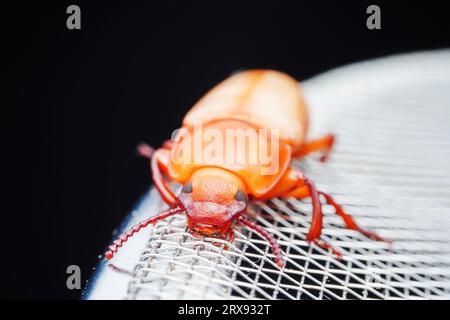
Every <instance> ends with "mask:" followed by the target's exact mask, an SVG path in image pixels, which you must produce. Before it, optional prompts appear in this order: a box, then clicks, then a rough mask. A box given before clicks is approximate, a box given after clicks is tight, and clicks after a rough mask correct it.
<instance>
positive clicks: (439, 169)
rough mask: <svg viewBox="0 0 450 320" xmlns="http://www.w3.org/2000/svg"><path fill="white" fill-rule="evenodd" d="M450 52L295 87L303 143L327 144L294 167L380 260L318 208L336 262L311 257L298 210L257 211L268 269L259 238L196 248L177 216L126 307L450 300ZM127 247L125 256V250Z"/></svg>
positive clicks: (301, 207) (143, 264)
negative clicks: (319, 157) (141, 302)
mask: <svg viewBox="0 0 450 320" xmlns="http://www.w3.org/2000/svg"><path fill="white" fill-rule="evenodd" d="M449 88H450V51H448V50H443V51H437V52H430V53H418V54H411V55H402V56H394V57H390V58H385V59H380V60H375V61H371V62H364V63H360V64H355V65H351V66H349V67H344V68H340V69H337V70H334V71H331V72H328V73H326V74H324V75H322V76H319V77H316V78H313V79H311V80H308V81H306V82H305V83H304V86H303V89H304V94H305V97H306V100H307V102H308V103H309V106H310V109H311V125H312V128H311V137H317V136H319V135H321V134H324V133H327V132H334V133H335V134H336V136H337V139H338V140H337V144H336V148H335V150H334V151H333V153H332V155H331V157H330V159H329V161H328V162H327V163H325V164H324V163H320V162H318V161H316V160H315V159H314V158H307V159H304V160H302V161H301V162H296V163H295V164H294V165H296V166H300V167H302V169H303V170H304V171H305V173H306V174H307V175H308V176H309V177H310V178H311V179H313V180H314V181H315V182H316V185H317V187H318V188H319V189H321V190H323V191H325V192H328V193H330V194H331V195H332V196H333V197H334V198H335V200H336V201H338V202H339V203H341V204H342V205H343V206H344V209H345V210H346V211H347V212H348V213H350V214H352V215H353V216H354V217H355V219H356V220H357V222H358V223H359V224H360V225H361V226H363V227H364V228H367V229H372V230H375V231H377V232H378V233H379V234H380V235H381V236H384V237H388V238H391V239H393V240H394V244H393V246H392V247H391V248H390V247H389V246H388V245H387V244H386V243H381V242H375V241H372V240H369V239H367V238H365V237H364V236H362V235H361V234H359V233H357V232H355V231H351V230H347V229H345V228H344V227H343V222H342V220H341V219H340V218H339V217H338V216H336V215H335V213H334V209H333V208H332V207H330V206H328V205H324V214H325V218H324V230H323V235H322V238H323V239H324V240H327V241H328V242H330V243H331V244H333V245H334V246H335V247H337V248H339V249H340V250H341V251H342V252H343V253H344V257H343V258H342V259H341V260H338V259H336V258H335V257H334V256H333V255H332V254H331V252H328V251H326V250H323V249H321V248H318V247H316V246H314V245H309V244H308V243H307V242H306V241H305V236H306V234H307V232H308V230H309V226H310V220H311V215H310V212H311V204H310V201H308V200H302V201H299V200H296V199H289V200H288V201H283V200H280V199H273V200H272V201H270V202H267V203H255V204H254V205H253V206H252V208H251V210H250V212H249V216H251V217H252V218H253V219H255V220H257V221H258V223H259V224H260V225H262V226H264V227H266V228H267V229H269V230H270V231H271V232H272V233H273V234H274V235H275V236H276V238H277V239H278V241H279V243H280V244H281V246H282V249H283V252H284V253H285V257H286V260H287V264H286V266H285V267H284V268H283V269H279V268H278V267H276V265H275V264H274V261H273V256H272V254H271V252H270V247H269V245H268V243H266V241H265V240H263V239H262V238H261V237H260V236H259V235H258V234H256V233H254V232H253V231H250V230H248V229H246V228H245V227H239V226H237V227H236V239H235V241H234V242H233V243H228V242H225V241H222V240H217V239H207V238H203V239H197V238H194V237H193V236H191V235H190V234H189V233H187V232H186V223H185V218H184V216H178V217H172V218H170V219H168V220H166V221H161V222H159V223H158V224H157V225H156V226H155V227H154V228H153V229H152V231H151V235H150V238H149V239H148V242H147V246H146V248H145V250H144V251H143V252H142V254H141V255H140V258H139V261H138V263H137V265H136V267H135V275H134V277H133V278H132V279H131V280H130V283H129V285H128V292H127V295H126V298H127V299H229V298H238V299H239V298H244V299H247V298H263V299H405V298H406V299H423V298H431V299H433V298H434V299H436V298H437V299H442V298H450V232H449V230H450V160H449V159H450V90H449ZM125 248H126V246H125V247H124V250H126V249H125Z"/></svg>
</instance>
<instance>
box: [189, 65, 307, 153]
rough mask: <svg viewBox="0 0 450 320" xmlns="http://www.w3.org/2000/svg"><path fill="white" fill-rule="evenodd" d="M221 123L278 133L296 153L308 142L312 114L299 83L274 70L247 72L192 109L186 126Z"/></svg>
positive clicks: (235, 76) (222, 83) (223, 85)
mask: <svg viewBox="0 0 450 320" xmlns="http://www.w3.org/2000/svg"><path fill="white" fill-rule="evenodd" d="M217 119H242V120H245V121H248V122H250V123H252V124H255V125H256V126H258V127H262V128H267V129H278V130H280V131H279V132H280V138H281V139H282V140H284V141H286V142H287V143H289V144H290V145H291V146H292V149H293V151H296V150H297V149H298V148H299V147H300V146H301V144H302V143H303V142H304V139H305V136H306V132H307V129H308V113H307V109H306V106H305V104H304V102H303V98H302V96H301V93H300V88H299V85H298V83H297V81H296V80H295V79H293V78H291V77H290V76H288V75H286V74H284V73H281V72H278V71H272V70H249V71H243V72H240V73H237V74H234V75H232V76H231V77H229V78H227V79H225V80H224V81H223V82H221V83H219V84H218V85H217V86H215V87H214V88H213V89H211V91H209V92H208V93H207V94H206V95H205V96H204V97H203V98H202V99H200V101H198V102H197V103H196V104H195V105H194V106H193V107H192V109H191V110H190V111H189V112H188V113H187V115H186V116H185V118H184V120H183V125H184V126H187V127H191V126H193V125H194V122H196V121H202V122H203V123H207V122H209V121H212V120H217Z"/></svg>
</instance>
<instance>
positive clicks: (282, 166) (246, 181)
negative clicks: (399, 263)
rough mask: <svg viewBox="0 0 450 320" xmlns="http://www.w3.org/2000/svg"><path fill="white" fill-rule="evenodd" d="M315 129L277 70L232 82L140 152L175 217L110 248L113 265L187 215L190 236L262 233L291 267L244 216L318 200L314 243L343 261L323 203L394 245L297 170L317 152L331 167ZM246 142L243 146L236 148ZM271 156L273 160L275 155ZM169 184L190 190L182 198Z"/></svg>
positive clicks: (296, 92) (295, 89)
mask: <svg viewBox="0 0 450 320" xmlns="http://www.w3.org/2000/svg"><path fill="white" fill-rule="evenodd" d="M197 129H198V130H197ZM307 129H308V112H307V108H306V106H305V103H304V101H303V99H302V95H301V92H300V89H299V85H298V83H297V81H296V80H295V79H293V78H291V77H290V76H288V75H286V74H284V73H281V72H278V71H272V70H250V71H244V72H240V73H237V74H234V75H232V76H231V77H229V78H228V79H226V80H225V81H223V82H222V83H220V84H218V85H217V86H216V87H214V88H213V89H212V90H211V91H210V92H208V93H207V94H206V95H205V96H204V97H203V98H202V99H200V101H198V102H197V104H196V105H194V107H193V108H192V109H191V110H190V111H189V112H188V113H187V115H186V116H185V118H184V120H183V126H182V129H181V130H179V131H178V133H177V134H176V136H175V138H174V139H173V140H171V141H167V142H165V143H164V144H163V146H162V148H160V149H158V150H156V151H154V150H153V149H152V148H151V147H149V146H148V145H145V144H141V145H140V146H138V152H139V153H140V154H141V155H142V156H144V157H147V158H148V159H151V171H152V177H153V181H154V184H155V186H156V188H157V189H158V191H159V193H160V194H161V197H162V198H163V199H164V201H165V202H166V203H167V204H168V205H169V206H170V209H169V210H168V211H166V212H164V213H161V214H159V215H156V216H154V217H151V218H149V219H147V220H145V221H142V222H141V223H139V224H138V225H137V226H135V227H134V228H132V229H131V230H130V231H128V232H126V233H125V234H123V235H122V236H121V237H119V239H117V240H116V241H114V244H113V245H111V246H110V247H109V249H110V250H109V251H108V252H107V253H106V254H105V257H106V258H107V259H111V258H112V257H113V255H114V253H116V252H117V250H118V248H119V247H121V246H122V245H123V243H124V242H126V241H127V240H128V238H130V237H131V236H132V235H133V234H134V233H135V232H137V231H139V230H141V229H142V228H143V227H146V226H148V225H150V224H154V223H155V222H157V221H159V220H161V219H164V218H166V217H169V216H171V215H173V214H178V213H183V212H184V213H185V214H186V218H187V224H188V228H189V230H190V232H191V233H192V234H194V235H197V236H210V237H217V238H222V239H227V238H228V239H229V240H230V241H232V240H233V238H234V232H233V224H234V223H241V224H243V225H245V226H247V227H249V228H251V229H253V230H255V231H256V232H258V233H259V234H260V235H261V236H262V237H264V238H265V239H266V240H267V241H268V242H269V243H270V245H271V248H272V251H273V254H274V255H275V262H276V263H277V265H278V266H280V267H282V266H283V265H284V259H283V256H282V253H281V249H280V247H279V246H278V244H277V242H276V240H275V238H274V237H273V236H272V234H270V233H269V232H268V231H267V230H265V229H264V228H262V227H260V226H258V225H257V224H256V223H255V222H253V221H251V220H249V219H247V218H246V217H245V216H244V213H245V211H246V209H247V204H248V202H249V199H255V200H266V199H270V198H273V197H280V198H289V197H295V198H298V199H302V198H305V197H310V198H311V200H312V206H313V212H312V222H311V228H310V231H309V233H308V235H307V238H306V239H307V241H308V242H310V243H315V244H317V245H318V246H320V247H322V248H326V249H331V250H332V251H333V252H334V253H335V254H336V255H337V256H340V255H341V253H340V252H339V251H337V250H336V249H334V248H333V247H331V246H330V245H329V244H327V243H326V242H324V241H321V240H320V235H321V231H322V217H323V214H322V208H321V202H320V196H323V197H324V198H325V200H326V201H327V203H328V204H330V205H332V206H333V207H334V208H335V210H336V213H337V214H338V215H339V216H341V217H342V218H343V220H344V222H345V224H346V226H347V228H349V229H353V230H357V231H359V232H361V233H362V234H364V235H366V236H367V237H369V238H371V239H374V240H384V241H386V240H385V239H383V238H381V237H380V236H378V235H377V234H375V233H373V232H371V231H367V230H364V229H362V228H360V227H359V226H358V225H357V224H356V223H355V221H354V220H353V219H352V218H351V216H349V215H348V214H346V213H345V212H344V211H343V210H342V208H341V206H340V205H338V204H337V203H336V202H335V201H334V200H333V199H332V198H331V197H330V196H329V195H328V194H326V193H324V192H322V191H318V190H316V188H315V186H314V184H313V182H312V181H311V180H309V179H308V178H307V177H305V175H304V174H303V172H301V171H300V170H299V169H297V168H293V167H291V166H290V163H291V160H292V159H293V158H299V157H302V156H305V155H307V154H309V153H311V152H315V151H321V152H322V156H321V158H320V159H321V160H322V161H324V160H325V159H326V158H327V156H328V154H329V152H330V150H331V148H332V146H333V143H334V136H333V135H331V134H330V135H327V136H325V137H322V138H320V139H317V140H313V141H308V140H306V133H307ZM269 131H270V133H271V134H270V135H269V134H268V132H269ZM230 132H231V133H230ZM274 133H276V134H274ZM214 137H215V138H216V139H215V140H216V141H214V139H212V138H214ZM217 137H219V138H217ZM224 137H225V139H223V138H224ZM229 137H231V138H229ZM239 138H241V143H237V142H236V140H239ZM242 138H244V139H243V140H242ZM251 138H253V140H252V139H251ZM218 141H219V142H220V143H217V142H218ZM212 142H215V143H214V146H213V147H212V145H213V143H212ZM242 142H247V143H242ZM217 146H219V147H217ZM261 150H262V151H261ZM268 150H270V151H273V152H271V153H270V154H269V155H268V154H267V151H268ZM237 160H240V161H237ZM263 160H264V161H263ZM167 179H169V180H170V181H173V182H177V183H180V184H182V185H183V188H182V190H181V192H180V194H179V196H178V197H177V196H176V195H175V194H174V193H173V191H172V190H171V188H170V187H169V186H168V184H167V183H166V180H167ZM387 241H389V240H387Z"/></svg>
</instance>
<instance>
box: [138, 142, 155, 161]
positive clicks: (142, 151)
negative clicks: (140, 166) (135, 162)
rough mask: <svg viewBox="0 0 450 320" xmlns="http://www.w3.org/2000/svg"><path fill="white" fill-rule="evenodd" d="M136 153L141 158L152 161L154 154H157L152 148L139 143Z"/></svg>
mask: <svg viewBox="0 0 450 320" xmlns="http://www.w3.org/2000/svg"><path fill="white" fill-rule="evenodd" d="M136 152H137V154H138V155H139V156H141V157H144V158H147V159H150V158H151V157H152V155H153V153H154V152H155V149H153V148H152V147H150V146H149V145H148V144H147V143H145V142H139V143H138V145H137V146H136Z"/></svg>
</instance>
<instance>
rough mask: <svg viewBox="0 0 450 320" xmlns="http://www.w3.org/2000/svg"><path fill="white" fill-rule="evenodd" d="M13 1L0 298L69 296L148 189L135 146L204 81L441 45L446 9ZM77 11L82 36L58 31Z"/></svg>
mask: <svg viewBox="0 0 450 320" xmlns="http://www.w3.org/2000/svg"><path fill="white" fill-rule="evenodd" d="M392 2H394V1H391V3H384V2H380V1H373V3H376V4H379V5H380V7H381V12H382V29H381V30H374V31H370V30H368V29H367V28H366V19H367V16H368V15H367V14H366V8H367V6H368V4H371V3H369V2H363V1H358V2H356V1H355V2H345V3H342V2H340V1H333V2H321V3H318V2H316V1H306V2H300V1H298V3H294V2H283V3H278V4H275V3H272V4H270V3H262V2H254V1H252V2H244V3H242V2H230V3H224V2H221V3H215V4H212V3H210V2H195V3H192V2H191V3H189V4H187V3H184V4H182V3H175V2H173V3H170V4H169V3H168V4H163V3H160V4H155V3H152V2H150V1H148V2H144V1H142V2H133V1H123V2H113V1H108V2H98V3H93V2H92V1H89V2H81V1H76V0H73V1H70V2H68V1H55V2H45V1H39V3H36V2H33V3H31V2H30V3H26V2H15V4H14V5H12V4H9V5H8V6H7V7H6V8H5V9H2V13H3V15H2V20H3V21H4V22H6V27H5V28H3V31H6V32H4V33H5V35H4V37H3V41H2V43H3V44H2V46H4V48H5V49H6V50H5V51H7V52H9V53H11V56H10V57H8V58H5V59H4V62H6V67H5V69H3V70H6V74H7V80H8V84H9V85H10V87H6V90H5V95H6V96H7V97H9V98H11V99H10V100H9V101H8V103H6V104H5V105H6V106H7V121H6V134H4V135H3V136H4V137H6V140H7V141H6V143H4V145H5V146H6V158H7V163H6V165H5V166H3V168H4V170H5V173H4V175H3V177H6V179H2V182H3V183H4V184H5V187H6V189H5V190H6V191H5V192H4V193H3V195H4V198H5V199H4V201H3V202H4V203H6V206H5V209H4V211H3V212H2V215H3V217H4V218H3V219H2V222H3V223H2V227H3V228H2V229H3V230H2V232H3V235H2V238H3V245H2V247H3V253H2V254H1V257H2V259H1V264H2V268H6V270H5V272H2V280H1V281H2V290H1V291H0V292H1V295H2V296H3V297H4V298H79V297H80V294H81V292H80V291H77V290H75V291H69V290H67V288H66V285H65V281H66V273H65V272H66V267H67V266H68V265H71V264H77V265H79V266H80V267H81V269H82V272H83V273H82V276H83V280H87V279H88V278H89V276H90V274H91V271H92V268H93V267H94V266H95V265H96V263H97V261H98V258H97V256H98V255H99V254H102V253H103V251H104V248H105V246H106V245H107V244H108V241H109V240H110V237H111V232H112V230H113V229H114V228H115V227H117V226H118V224H119V223H120V221H121V219H122V218H123V217H124V216H125V214H126V213H127V212H128V210H129V209H130V208H131V206H132V205H133V203H134V202H135V201H136V200H137V199H138V197H140V196H141V195H142V194H143V193H144V192H145V191H146V190H147V189H148V187H149V185H150V180H149V170H148V165H147V163H146V162H145V161H144V160H142V159H139V158H137V157H136V156H135V154H134V147H135V145H136V143H137V142H139V141H141V140H144V141H147V142H149V143H150V144H152V145H154V146H158V145H159V144H160V143H161V142H162V141H163V140H165V139H167V138H168V137H169V136H170V133H171V132H172V130H174V129H175V128H177V127H178V126H179V124H180V122H181V120H182V117H183V115H184V113H185V112H186V111H187V110H188V109H189V108H190V106H191V105H192V104H193V103H194V102H195V101H196V100H197V99H198V98H199V97H200V96H201V95H202V94H203V93H204V92H205V91H206V90H207V89H209V88H210V87H211V86H213V85H214V84H215V83H217V82H219V81H220V80H221V79H223V78H224V77H226V76H227V75H229V74H230V73H231V72H233V71H235V70H237V69H243V68H246V69H248V68H273V69H279V70H282V71H285V72H288V73H290V74H291V75H293V76H295V77H297V78H298V79H299V80H303V79H306V78H308V77H311V76H313V75H315V74H318V73H320V72H323V71H326V70H328V69H330V68H333V67H335V66H340V65H343V64H347V63H350V62H353V61H359V60H364V59H368V58H372V57H379V56H384V55H389V54H394V53H400V52H408V51H414V50H424V49H432V48H442V47H449V46H450V19H449V11H448V10H447V8H446V7H445V6H444V4H445V2H444V1H442V2H433V1H431V2H430V1H422V2H411V1H395V4H394V3H392ZM69 4H78V5H79V6H80V7H81V12H82V18H81V23H82V29H81V30H76V31H71V30H68V29H67V28H66V18H67V16H68V15H67V14H66V8H67V6H68V5H69Z"/></svg>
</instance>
